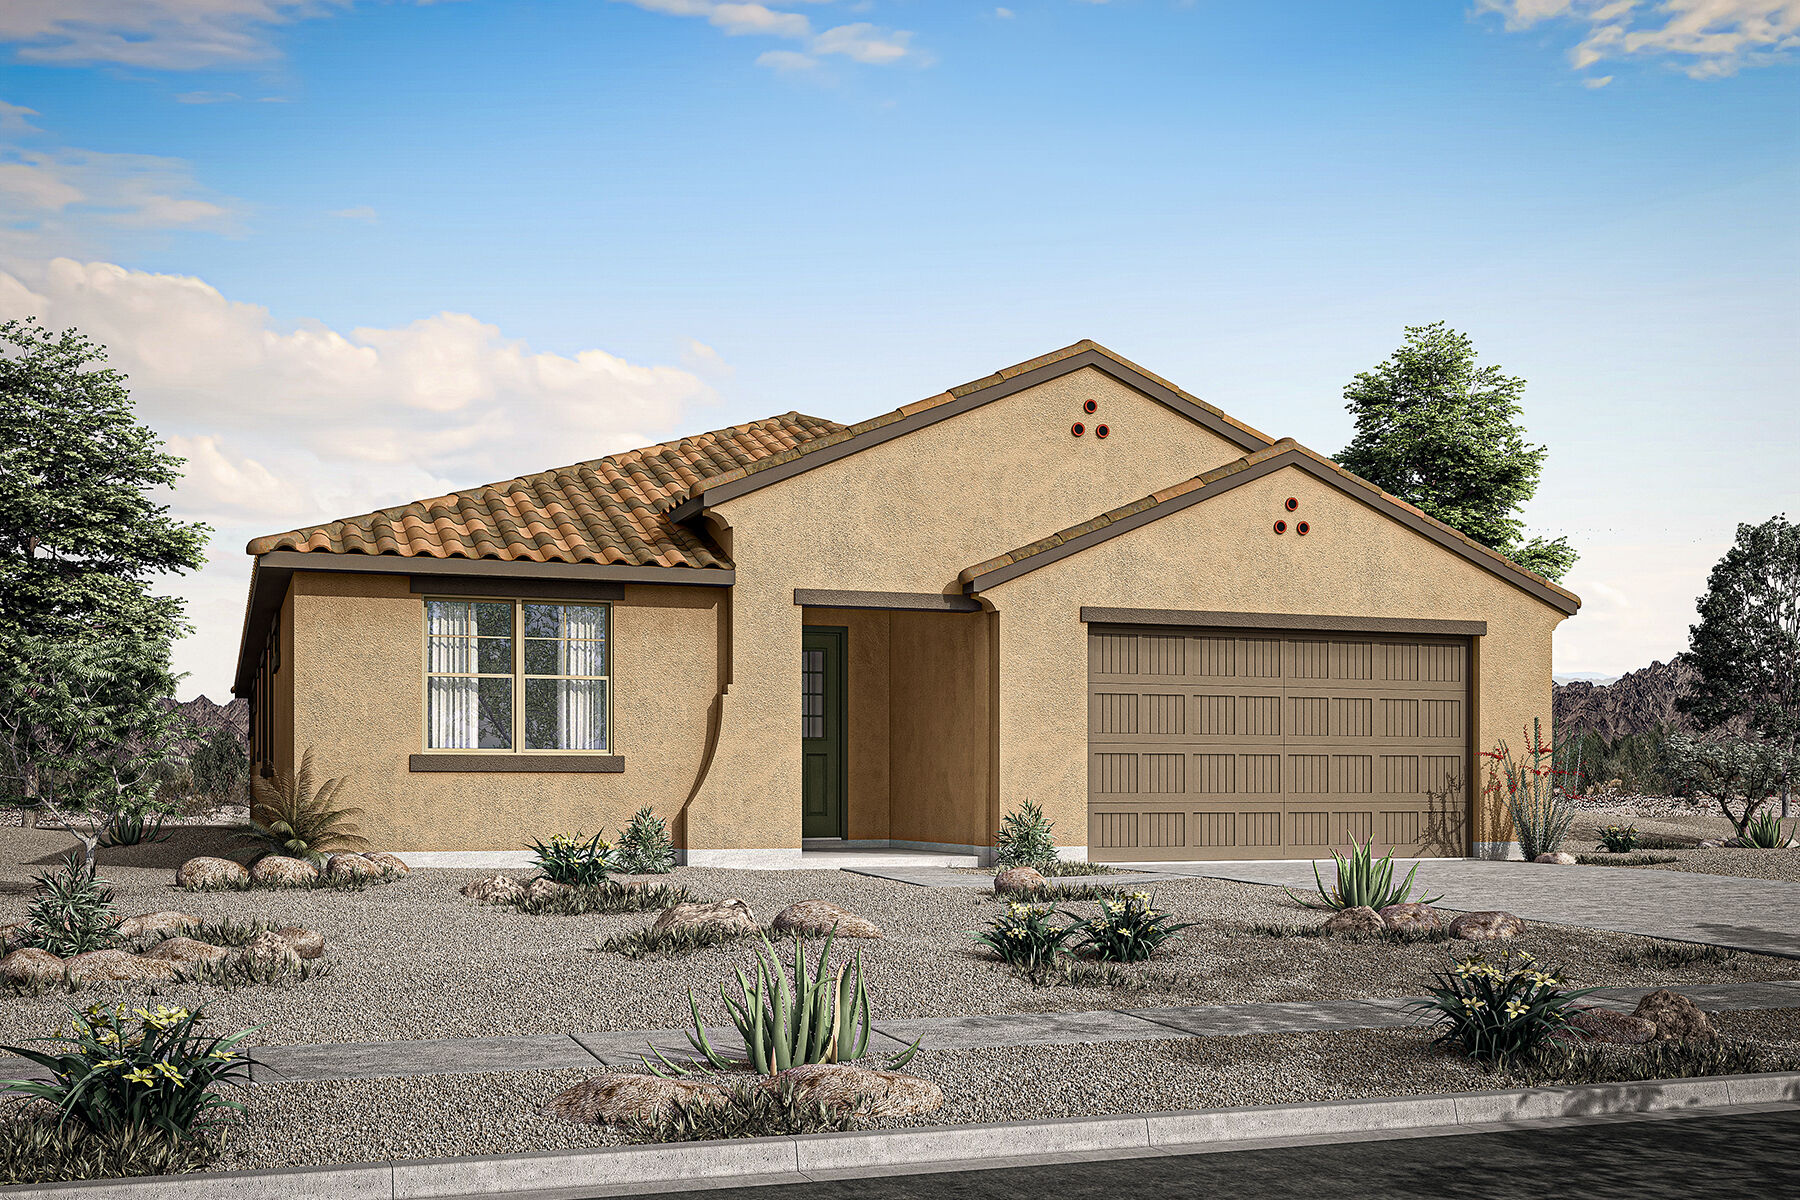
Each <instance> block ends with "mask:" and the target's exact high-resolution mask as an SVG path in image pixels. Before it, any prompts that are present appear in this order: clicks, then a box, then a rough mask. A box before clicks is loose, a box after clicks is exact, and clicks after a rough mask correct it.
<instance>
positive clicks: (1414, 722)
mask: <svg viewBox="0 0 1800 1200" xmlns="http://www.w3.org/2000/svg"><path fill="white" fill-rule="evenodd" d="M1468 726H1469V643H1468V641H1467V639H1463V638H1449V637H1417V636H1405V637H1401V636H1394V635H1387V634H1345V633H1319V634H1310V633H1290V632H1263V631H1260V630H1238V629H1179V628H1144V627H1116V626H1094V627H1091V628H1090V630H1089V633H1088V847H1089V855H1090V857H1092V858H1094V859H1097V860H1100V861H1115V862H1116V861H1131V860H1140V859H1152V860H1154V859H1163V860H1168V859H1184V858H1191V859H1199V858H1314V857H1319V856H1323V855H1324V854H1326V853H1327V852H1328V851H1330V850H1332V849H1334V848H1343V847H1346V846H1348V845H1349V843H1350V841H1351V839H1352V838H1354V839H1355V840H1357V841H1367V840H1369V839H1370V838H1373V839H1374V842H1375V847H1376V852H1377V853H1380V852H1382V851H1384V850H1387V849H1394V850H1396V851H1398V852H1399V853H1401V854H1435V855H1461V854H1464V853H1466V846H1467V838H1468V832H1467V829H1468V824H1467V816H1468V806H1469V789H1468V785H1467V778H1468V772H1469V753H1468V751H1469V742H1468V736H1469V735H1468Z"/></svg>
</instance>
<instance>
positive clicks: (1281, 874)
mask: <svg viewBox="0 0 1800 1200" xmlns="http://www.w3.org/2000/svg"><path fill="white" fill-rule="evenodd" d="M1418 862H1419V874H1418V877H1417V879H1416V880H1415V881H1414V883H1415V886H1416V887H1419V888H1421V889H1423V891H1424V894H1425V895H1427V896H1435V895H1438V894H1439V893H1442V894H1443V897H1444V898H1443V899H1442V900H1441V901H1439V902H1438V905H1439V906H1440V907H1442V908H1448V909H1455V910H1458V911H1462V912H1471V911H1475V910H1479V909H1490V908H1497V909H1504V910H1505V911H1507V912H1510V913H1514V914H1516V915H1518V916H1521V917H1523V918H1525V919H1526V920H1527V921H1550V922H1553V923H1555V924H1558V925H1585V926H1588V927H1589V928H1592V929H1611V930H1616V931H1617V932H1620V933H1637V934H1643V935H1645V936H1647V937H1659V938H1670V939H1672V940H1674V941H1680V942H1707V943H1710V944H1712V945H1715V946H1728V947H1730V948H1731V949H1733V950H1750V951H1754V952H1755V953H1758V954H1780V955H1784V956H1786V957H1788V958H1800V883H1786V882H1783V881H1781V880H1775V879H1743V878H1740V877H1738V876H1736V875H1702V874H1698V873H1695V872H1691V871H1643V870H1634V869H1632V868H1630V867H1583V866H1573V867H1553V866H1548V865H1541V864H1538V863H1522V862H1488V861H1483V860H1480V859H1465V858H1427V859H1420V860H1418ZM1133 865H1143V866H1145V867H1146V868H1148V869H1152V870H1155V871H1158V872H1161V873H1165V874H1171V875H1185V876H1198V877H1201V878H1207V879H1231V880H1237V881H1239V882H1242V883H1267V884H1279V885H1282V886H1284V887H1291V888H1293V889H1294V890H1295V891H1300V890H1302V889H1304V890H1305V891H1307V892H1313V891H1315V890H1316V889H1315V885H1314V883H1313V868H1312V863H1311V862H1308V861H1304V860H1303V861H1298V862H1294V861H1286V862H1183V863H1151V864H1133ZM1394 866H1395V870H1394V874H1395V877H1396V879H1397V880H1398V879H1404V878H1405V877H1406V873H1407V872H1408V871H1410V870H1411V869H1412V862H1411V861H1410V860H1408V861H1396V863H1395V864H1394ZM1319 874H1320V877H1321V878H1323V879H1324V880H1325V884H1326V886H1327V887H1330V886H1331V882H1332V874H1333V869H1332V865H1331V860H1330V859H1326V860H1325V861H1324V862H1323V863H1321V864H1320V869H1319Z"/></svg>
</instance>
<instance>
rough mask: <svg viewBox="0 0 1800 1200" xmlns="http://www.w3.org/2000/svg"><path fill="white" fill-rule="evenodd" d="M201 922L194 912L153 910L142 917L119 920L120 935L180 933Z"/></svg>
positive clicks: (127, 936) (129, 936)
mask: <svg viewBox="0 0 1800 1200" xmlns="http://www.w3.org/2000/svg"><path fill="white" fill-rule="evenodd" d="M198 924H200V918H199V917H196V916H194V915H193V914H192V913H184V912H153V913H145V914H144V915H143V916H140V917H126V918H125V919H124V920H123V921H120V922H119V931H118V932H119V936H120V937H123V938H134V937H143V936H144V935H145V934H147V933H180V932H181V931H182V930H183V929H192V928H193V927H194V926H196V925H198Z"/></svg>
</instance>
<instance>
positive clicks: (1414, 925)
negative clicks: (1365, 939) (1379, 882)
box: [1378, 902, 1444, 932]
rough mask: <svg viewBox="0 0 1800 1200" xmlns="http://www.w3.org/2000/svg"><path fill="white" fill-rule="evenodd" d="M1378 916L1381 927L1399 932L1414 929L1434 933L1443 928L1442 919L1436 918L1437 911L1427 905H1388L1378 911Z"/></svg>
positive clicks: (1413, 903)
mask: <svg viewBox="0 0 1800 1200" xmlns="http://www.w3.org/2000/svg"><path fill="white" fill-rule="evenodd" d="M1378 915H1379V916H1380V917H1381V923H1382V924H1383V925H1385V926H1387V927H1388V928H1389V929H1393V930H1398V931H1400V932H1405V931H1407V930H1414V929H1416V930H1419V931H1421V932H1426V931H1433V932H1434V931H1436V930H1439V929H1442V928H1443V927H1444V918H1442V917H1440V916H1438V910H1437V909H1435V908H1433V907H1431V905H1429V904H1419V903H1417V902H1412V903H1407V904H1390V905H1388V906H1387V907H1386V908H1384V909H1381V910H1379V913H1378Z"/></svg>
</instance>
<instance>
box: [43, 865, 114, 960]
mask: <svg viewBox="0 0 1800 1200" xmlns="http://www.w3.org/2000/svg"><path fill="white" fill-rule="evenodd" d="M33 882H34V884H35V887H36V890H37V897H36V899H34V900H33V901H32V902H31V907H30V908H28V909H27V910H26V911H25V919H26V920H27V921H29V922H31V926H30V931H29V932H28V933H27V934H26V937H25V940H24V944H25V945H30V946H36V947H37V948H38V949H40V950H48V951H49V952H50V953H51V954H54V955H56V956H57V957H58V958H68V957H69V956H70V955H74V954H85V953H87V952H88V951H89V950H104V949H106V948H107V947H109V946H111V945H113V944H115V943H116V942H117V941H118V927H119V918H118V916H117V915H116V914H115V913H114V911H113V890H112V887H111V885H110V884H108V883H107V881H106V880H104V879H101V878H100V877H99V876H97V875H93V874H91V873H90V872H89V871H88V869H87V867H86V866H84V865H83V864H82V863H81V862H80V861H79V860H77V859H76V858H75V857H73V856H71V857H70V858H69V860H68V862H66V863H64V864H63V867H62V869H61V870H60V871H45V872H44V873H43V874H41V875H39V876H38V877H37V878H36V879H35V880H34V881H33Z"/></svg>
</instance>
